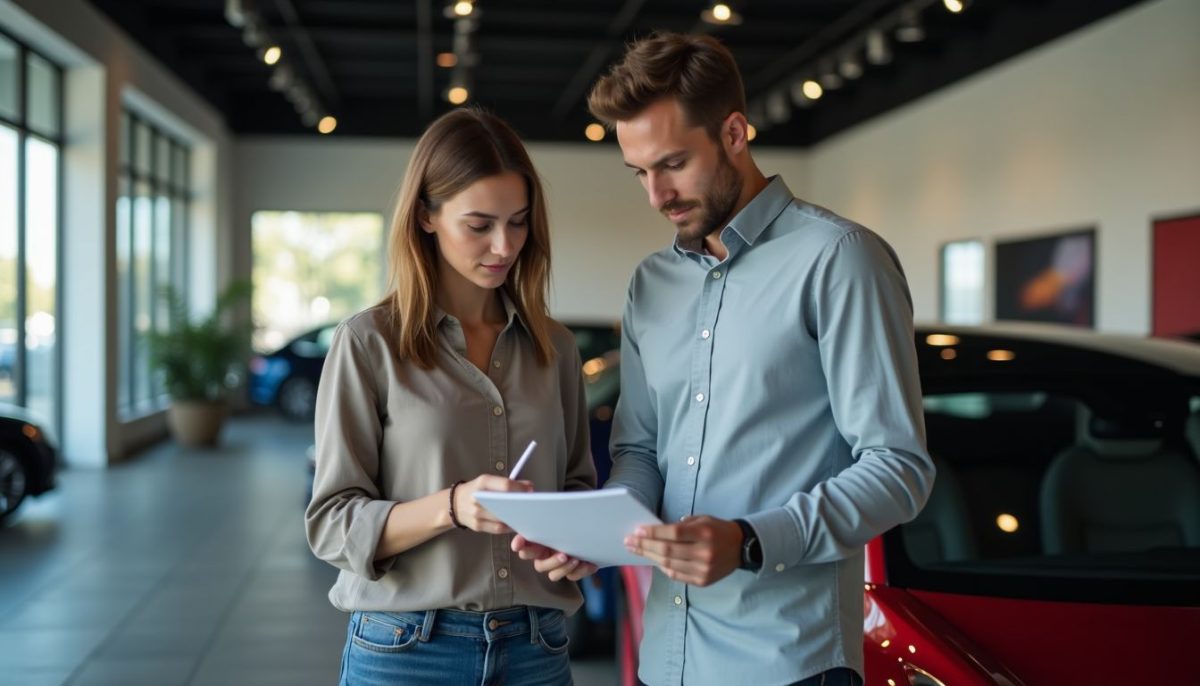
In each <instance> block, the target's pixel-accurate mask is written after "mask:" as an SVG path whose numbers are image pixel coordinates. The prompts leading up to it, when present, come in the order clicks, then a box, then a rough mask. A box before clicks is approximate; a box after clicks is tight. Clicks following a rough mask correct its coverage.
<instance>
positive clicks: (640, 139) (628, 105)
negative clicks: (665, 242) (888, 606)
mask: <svg viewBox="0 0 1200 686" xmlns="http://www.w3.org/2000/svg"><path fill="white" fill-rule="evenodd" d="M588 105H589V108H590V109H591V111H592V113H593V114H594V115H595V116H596V117H597V118H599V119H600V120H601V121H603V122H605V123H607V124H609V125H610V126H615V128H616V133H617V140H618V142H619V143H620V146H621V152H622V155H623V156H624V160H625V165H626V166H628V167H629V168H631V169H633V170H634V173H635V175H636V176H637V177H638V179H639V180H640V181H641V183H642V185H643V187H645V189H646V193H647V195H648V196H649V199H650V204H651V205H653V206H654V208H655V209H657V210H659V211H661V212H662V213H663V214H664V215H665V216H666V217H667V219H669V220H670V221H671V222H672V223H673V224H675V228H676V231H677V235H676V238H675V241H674V244H673V245H671V246H670V247H668V248H666V249H663V250H661V251H659V252H657V253H655V254H653V255H651V256H649V257H648V258H646V259H645V261H643V262H642V263H641V265H639V267H638V268H637V271H636V272H635V274H634V276H633V279H632V281H631V283H630V286H629V295H628V301H627V303H626V307H625V314H624V320H623V331H622V345H621V398H620V402H619V403H618V405H617V410H616V415H615V419H614V424H613V438H612V453H613V462H614V466H613V472H612V477H611V478H610V479H609V481H608V485H610V486H612V485H615V486H623V487H626V488H628V489H629V490H630V491H631V492H632V493H633V494H634V495H635V496H637V497H638V498H639V499H640V500H642V501H643V502H644V503H646V504H647V506H648V507H649V508H650V509H651V511H654V512H658V513H659V514H660V516H661V518H662V519H663V521H664V522H666V523H665V524H664V525H662V526H653V527H647V528H645V529H644V530H642V531H639V532H637V533H635V535H633V536H631V537H630V538H629V539H627V541H626V544H627V546H628V547H629V548H630V550H632V551H634V552H636V553H638V554H639V555H642V556H644V557H646V558H648V559H649V560H651V561H652V562H653V563H654V564H655V565H656V567H657V569H656V572H655V575H654V580H653V583H652V585H651V588H650V594H649V597H648V599H647V602H646V612H645V639H644V640H643V642H642V647H641V665H640V671H639V677H640V678H641V679H642V680H643V681H645V682H647V683H649V684H651V685H653V686H658V685H660V684H688V685H689V686H690V685H692V684H732V683H738V684H755V685H756V686H770V685H772V684H792V683H801V684H826V685H829V686H832V685H835V684H859V683H861V678H862V676H861V675H862V674H863V654H862V622H863V591H862V582H863V546H864V544H865V543H867V541H869V540H870V539H872V538H874V537H876V536H878V535H879V534H881V533H883V532H884V531H886V530H887V529H890V528H891V527H893V526H896V525H897V524H900V523H902V522H906V521H908V520H911V519H912V518H913V517H915V516H916V515H917V513H918V512H919V511H920V509H921V507H922V506H923V505H924V503H925V500H926V497H927V496H928V494H929V490H930V488H931V487H932V485H933V477H934V469H933V463H932V462H931V460H930V458H929V456H928V454H927V452H926V448H925V440H924V425H923V419H922V410H921V394H920V381H919V378H918V376H917V365H916V353H915V350H914V344H913V329H912V303H911V299H910V296H909V293H908V287H907V284H906V283H905V279H904V275H903V272H902V270H901V267H900V264H899V261H898V260H897V258H896V256H895V254H894V253H893V251H892V250H891V248H890V247H889V246H888V245H887V244H886V243H884V241H883V240H882V239H880V238H879V237H878V236H876V235H875V234H874V233H872V232H870V231H869V230H867V229H865V228H863V227H861V226H859V225H857V224H854V223H853V222H851V221H849V220H847V219H844V218H842V217H839V216H837V215H835V214H833V213H832V212H829V211H828V210H825V209H823V208H820V207H817V206H815V205H811V204H808V203H806V202H803V201H800V200H797V199H796V198H794V197H793V196H792V193H791V191H789V190H788V188H787V186H786V185H784V182H783V180H782V179H780V178H778V177H774V178H770V179H768V178H765V177H764V176H763V174H762V173H761V172H760V171H759V169H758V167H757V166H756V165H755V163H754V160H753V159H752V157H751V155H750V151H749V148H748V145H747V141H748V136H747V132H748V127H749V125H748V123H747V121H746V118H745V116H744V114H743V112H744V111H745V95H744V93H743V90H742V82H741V77H740V75H739V73H738V70H737V66H736V63H735V62H734V60H733V57H732V55H731V54H730V53H729V51H728V50H726V49H725V48H724V47H723V46H722V45H721V44H720V43H719V42H718V41H716V40H715V39H713V38H711V37H707V36H691V35H679V34H667V33H662V34H656V35H653V36H650V37H649V38H646V39H643V40H640V41H638V42H636V43H634V44H632V45H631V46H630V47H629V49H628V51H627V52H626V54H625V56H624V58H623V60H622V61H621V62H620V63H618V64H617V65H615V66H614V67H613V68H612V70H611V71H610V72H609V74H608V75H606V76H605V77H603V78H602V79H601V80H600V81H599V82H598V83H597V84H596V86H595V88H594V89H593V90H592V93H591V95H590V96H589V99H588ZM514 547H515V548H518V549H521V553H522V557H525V558H526V559H534V560H535V567H536V568H537V569H539V570H540V571H544V572H547V573H549V574H550V575H551V577H552V578H563V577H566V578H578V577H580V576H583V575H585V574H587V573H590V572H591V571H593V569H594V568H593V567H592V566H591V565H589V564H587V563H583V562H579V561H576V560H571V559H569V558H566V557H565V556H563V555H562V554H560V553H555V552H554V551H548V550H545V549H542V548H540V547H537V546H532V545H530V544H528V543H526V542H525V541H523V540H521V539H520V538H519V537H518V538H517V539H516V540H515V541H514Z"/></svg>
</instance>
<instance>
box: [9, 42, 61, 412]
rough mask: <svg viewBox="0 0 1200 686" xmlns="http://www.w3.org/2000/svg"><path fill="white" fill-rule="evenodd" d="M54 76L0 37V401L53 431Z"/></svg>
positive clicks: (57, 105) (56, 383) (57, 152)
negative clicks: (19, 407)
mask: <svg viewBox="0 0 1200 686" xmlns="http://www.w3.org/2000/svg"><path fill="white" fill-rule="evenodd" d="M59 74H60V70H59V68H58V67H57V66H56V65H54V64H53V63H51V62H50V61H48V60H46V59H45V58H44V57H42V56H41V55H38V54H37V53H36V52H34V51H32V50H30V49H29V48H28V46H23V45H21V44H19V43H17V42H16V41H14V40H13V39H11V38H8V37H6V36H2V35H0V120H4V121H7V122H8V123H7V124H6V123H0V401H3V402H8V403H12V404H14V405H22V406H25V407H27V408H29V410H30V412H31V414H33V415H34V416H36V418H37V420H38V421H39V422H41V423H42V424H44V425H45V426H46V427H47V428H49V429H51V430H54V431H60V430H61V427H60V426H59V424H60V422H61V418H60V416H59V415H60V412H59V403H58V398H59V388H60V386H61V382H60V378H59V377H60V370H61V368H62V367H61V362H60V357H61V356H60V354H59V346H58V322H59V321H60V315H59V311H58V299H59V298H58V295H59V292H58V266H59V265H58V252H59V249H58V248H59V240H60V230H61V229H60V217H59V201H60V198H59V190H58V189H59V185H60V183H59V175H60V170H59V161H60V159H61V155H62V141H61V139H60V138H59V128H60V125H59V123H60V122H61V121H62V104H61V102H59V95H58V94H59V80H60V76H59Z"/></svg>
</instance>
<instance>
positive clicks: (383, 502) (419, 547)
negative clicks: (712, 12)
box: [305, 109, 596, 684]
mask: <svg viewBox="0 0 1200 686" xmlns="http://www.w3.org/2000/svg"><path fill="white" fill-rule="evenodd" d="M389 266H390V268H391V286H390V289H389V291H390V294H389V295H388V296H387V297H386V298H384V300H383V301H382V302H381V303H380V304H378V305H376V306H375V307H372V308H370V309H367V310H365V311H363V312H360V313H358V314H356V315H354V316H352V317H350V318H349V319H347V320H346V321H345V322H343V323H342V324H341V325H340V326H339V327H338V328H337V331H336V333H335V334H334V337H333V341H332V345H331V347H330V350H329V355H328V357H327V359H326V362H325V369H324V372H323V374H322V377H321V383H320V386H319V391H318V394H317V414H316V448H317V473H316V478H315V481H314V486H313V497H312V502H311V503H310V504H309V506H308V510H307V512H306V513H305V522H306V526H307V532H308V540H309V545H310V546H311V547H312V550H313V552H314V553H315V554H316V555H317V557H319V558H321V559H323V560H326V561H328V562H330V563H331V564H333V565H334V566H336V567H338V568H339V569H341V570H342V571H341V573H340V574H339V576H338V580H337V582H336V583H335V584H334V586H333V588H332V589H331V590H330V592H329V597H330V600H331V601H332V602H333V604H334V605H335V606H337V607H338V608H340V609H342V610H345V611H348V612H351V613H352V614H351V617H350V623H349V628H348V630H347V638H346V646H345V649H344V651H343V654H342V672H341V683H342V684H398V683H414V684H416V683H422V684H423V683H439V684H440V683H445V684H468V683H470V684H490V683H508V684H569V683H571V673H570V665H569V662H568V657H567V653H566V648H567V645H566V644H567V638H566V626H565V623H564V612H573V611H575V610H576V609H577V608H578V607H579V605H580V604H581V602H582V598H581V596H580V594H579V590H578V588H577V586H576V585H575V584H574V583H573V582H571V581H570V579H566V580H560V581H552V580H550V579H549V578H548V577H547V576H546V575H543V574H539V573H538V572H537V571H535V570H534V569H533V568H532V567H531V566H530V565H529V563H526V562H523V561H521V560H520V558H519V557H518V556H517V554H516V553H513V552H512V551H511V550H510V542H511V539H512V536H511V535H510V534H511V533H512V532H511V530H510V529H509V528H508V527H506V526H505V525H504V524H503V523H502V522H500V521H498V520H497V519H496V518H495V517H493V516H492V515H491V514H490V513H489V512H488V511H487V510H486V509H484V508H483V507H481V506H479V505H478V504H477V503H476V502H475V500H474V498H473V497H472V494H473V493H475V492H476V491H481V490H488V491H527V490H534V489H536V490H539V491H559V490H586V489H590V488H594V487H595V480H596V475H595V470H594V467H593V466H592V462H591V456H590V453H589V450H588V432H587V431H588V427H587V411H586V404H585V401H584V393H583V382H582V377H581V374H580V363H579V353H578V352H577V350H576V348H575V344H574V338H573V337H572V335H571V333H570V332H569V331H568V330H567V329H566V328H564V327H563V326H562V325H560V324H558V323H557V322H554V321H553V320H551V319H550V318H549V316H548V315H547V311H546V309H547V308H546V291H547V282H548V278H549V273H550V237H549V231H548V226H547V218H546V205H545V198H544V196H543V193H542V187H541V184H540V182H539V180H538V176H537V173H536V172H535V171H534V169H533V164H532V163H531V162H530V160H529V156H528V154H527V153H526V151H525V149H524V147H523V146H522V144H521V141H520V140H519V139H518V138H517V136H516V134H515V133H514V132H513V131H512V130H511V129H510V128H509V127H508V126H507V125H506V124H505V123H504V122H502V121H501V120H500V119H498V118H497V117H495V116H492V115H489V114H486V113H483V112H480V111H476V110H471V109H458V110H454V111H452V112H450V113H448V114H446V115H444V116H442V117H441V118H439V119H438V120H437V121H435V122H434V123H433V124H431V125H430V127H429V128H428V129H427V130H426V132H425V134H424V135H423V136H421V139H420V140H419V141H418V142H417V147H416V150H415V151H414V153H413V157H412V160H411V162H410V163H409V168H408V173H407V174H406V175H405V178H404V182H403V185H402V186H401V192H400V199H399V204H398V207H397V210H396V215H395V217H394V220H393V222H392V230H391V236H390V240H389ZM531 440H536V441H537V443H538V447H537V450H536V453H535V454H534V455H533V456H532V458H531V459H530V460H529V461H528V463H527V464H526V465H525V466H524V467H523V468H522V473H521V480H520V481H513V480H510V479H508V478H507V476H506V475H507V474H508V473H509V471H510V470H511V468H512V466H513V462H515V460H516V458H517V457H518V455H519V454H520V453H521V452H522V450H523V449H524V448H525V446H526V445H527V444H528V443H529V441H531Z"/></svg>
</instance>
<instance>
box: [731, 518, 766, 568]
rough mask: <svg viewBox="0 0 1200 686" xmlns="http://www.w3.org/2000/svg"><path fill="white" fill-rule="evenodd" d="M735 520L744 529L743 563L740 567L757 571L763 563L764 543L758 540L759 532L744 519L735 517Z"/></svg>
mask: <svg viewBox="0 0 1200 686" xmlns="http://www.w3.org/2000/svg"><path fill="white" fill-rule="evenodd" d="M733 522H734V523H735V524H737V525H738V527H739V528H740V529H741V530H742V564H740V565H738V569H746V570H749V571H751V572H757V571H758V570H760V569H762V564H763V554H762V543H760V542H759V541H758V534H757V533H755V532H754V527H752V526H750V522H747V521H746V520H744V519H735V520H733Z"/></svg>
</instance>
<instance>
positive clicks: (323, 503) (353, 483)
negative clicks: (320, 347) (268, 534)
mask: <svg viewBox="0 0 1200 686" xmlns="http://www.w3.org/2000/svg"><path fill="white" fill-rule="evenodd" d="M375 366H376V365H374V364H373V362H372V360H371V355H370V351H368V350H367V349H366V348H365V346H364V345H363V343H362V342H361V340H359V338H358V337H357V336H356V335H355V333H354V331H353V330H351V329H350V328H349V327H348V326H347V325H346V324H344V323H343V324H341V325H339V326H338V328H337V330H336V331H335V332H334V335H333V339H332V342H331V344H330V348H329V353H328V355H327V356H326V359H325V367H324V369H323V370H322V373H321V382H320V384H319V385H318V387H317V404H316V417H315V429H316V475H315V476H314V479H313V495H312V501H311V502H310V503H309V505H308V509H307V510H306V511H305V516H304V520H305V529H306V533H307V536H308V544H309V547H310V548H311V549H312V551H313V554H315V555H316V556H317V557H318V558H320V559H322V560H325V561H326V562H329V563H330V564H332V565H334V566H335V567H338V568H339V569H343V570H346V571H349V572H353V573H355V574H358V575H360V576H362V577H365V578H367V579H370V580H373V581H374V580H377V579H379V578H380V577H382V576H383V575H384V574H385V573H386V572H387V571H388V569H390V568H391V566H392V564H393V562H394V561H395V557H392V558H388V559H386V560H376V559H375V553H376V550H377V548H378V546H379V539H380V535H381V534H382V532H383V528H384V525H385V524H386V523H387V518H388V513H389V512H390V510H391V508H392V506H393V505H394V504H395V503H394V502H392V501H389V500H381V499H380V490H379V486H378V482H377V481H378V476H379V465H380V441H381V438H382V422H381V419H380V410H379V408H380V406H381V405H380V403H379V390H378V388H377V384H376V382H375V381H374V374H373V372H372V370H373V369H374V368H375Z"/></svg>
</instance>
